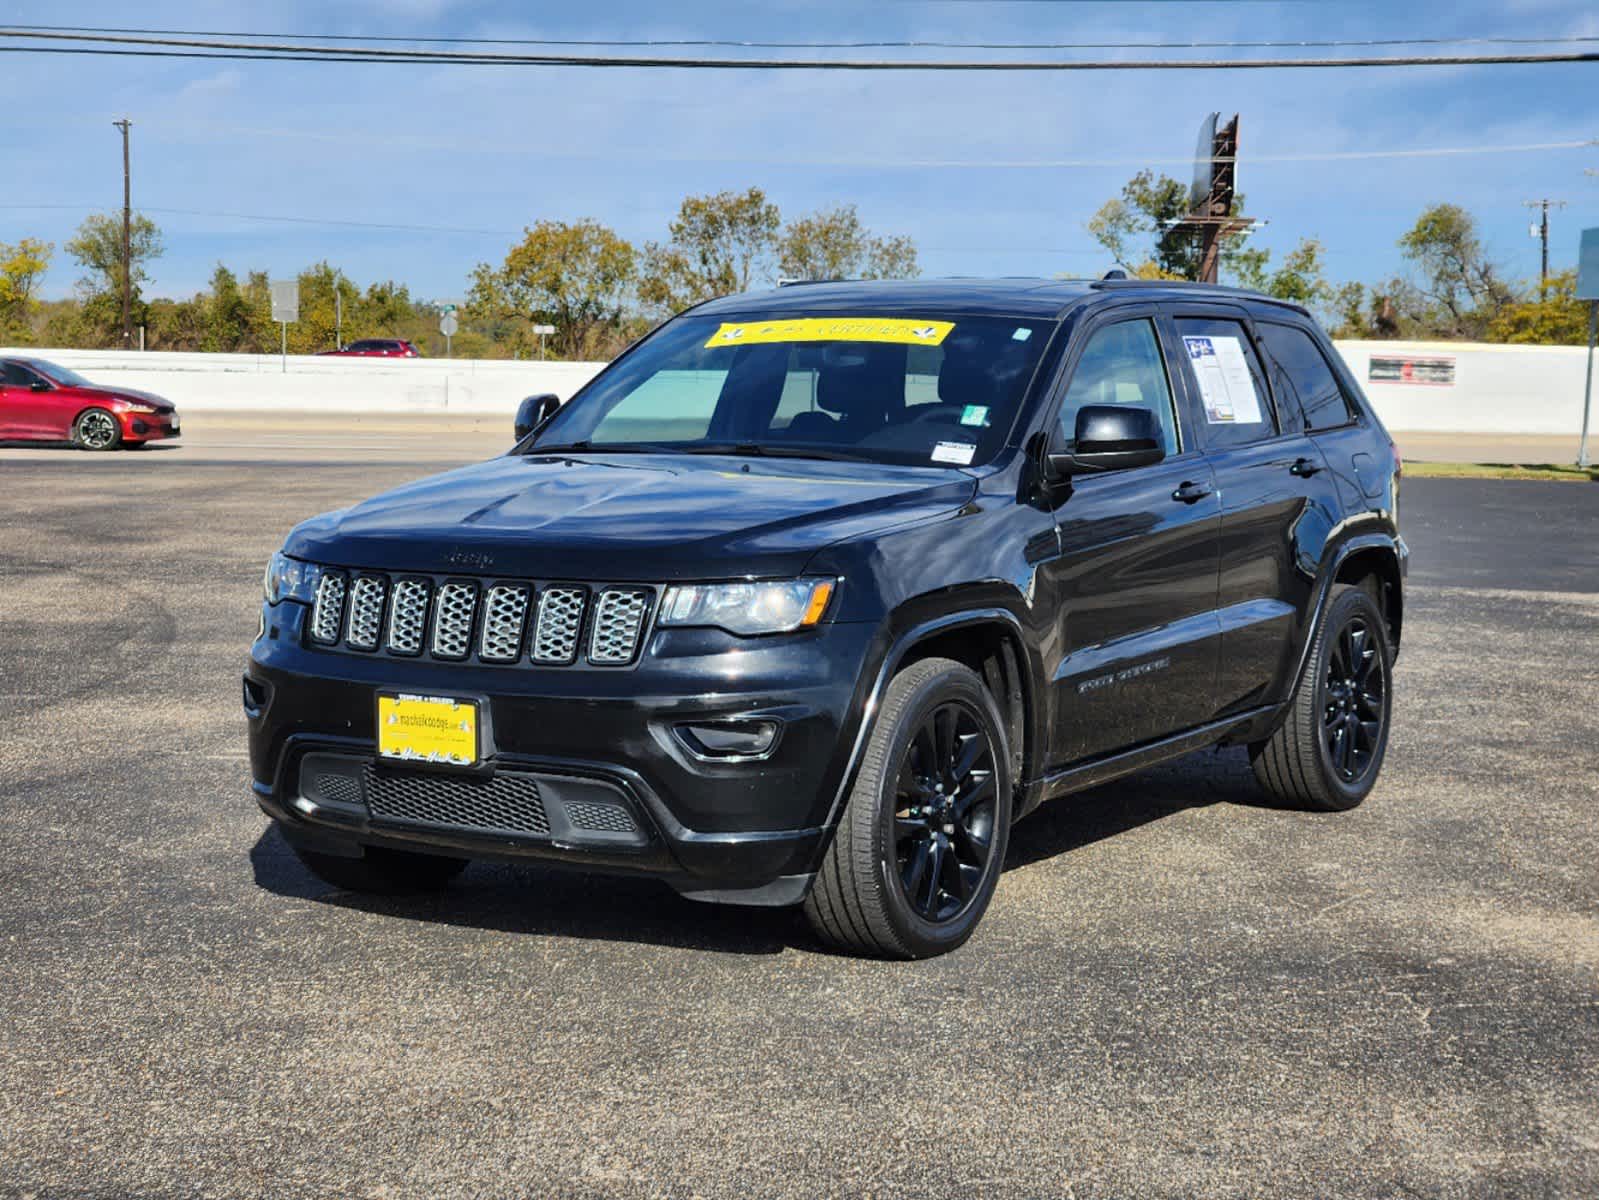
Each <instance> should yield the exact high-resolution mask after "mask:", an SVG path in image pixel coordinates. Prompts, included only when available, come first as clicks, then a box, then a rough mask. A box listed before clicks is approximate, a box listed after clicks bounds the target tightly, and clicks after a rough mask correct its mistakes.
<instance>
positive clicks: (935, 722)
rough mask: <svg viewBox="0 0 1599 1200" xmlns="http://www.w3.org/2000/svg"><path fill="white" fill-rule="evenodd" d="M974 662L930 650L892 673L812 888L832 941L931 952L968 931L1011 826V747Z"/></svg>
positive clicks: (883, 951)
mask: <svg viewBox="0 0 1599 1200" xmlns="http://www.w3.org/2000/svg"><path fill="white" fill-rule="evenodd" d="M1004 729H1005V725H1004V722H1003V721H1002V720H1001V718H1000V714H999V709H998V707H997V706H996V705H995V703H994V698H993V697H992V696H991V695H990V694H989V692H988V689H987V688H986V687H984V686H983V681H982V679H981V678H980V677H979V676H978V675H977V673H976V672H974V671H973V670H971V669H970V668H969V667H966V666H964V665H962V664H961V663H958V662H953V661H951V660H950V659H944V658H929V659H923V660H922V661H921V662H918V663H913V664H912V665H911V666H909V667H907V668H905V670H903V671H901V672H900V673H899V674H898V675H896V676H895V677H894V679H893V681H892V682H891V683H890V684H889V687H888V692H887V694H886V695H885V696H884V699H883V706H882V709H881V710H880V712H879V713H878V715H877V719H876V721H875V722H874V724H873V727H872V733H871V738H870V740H869V741H868V742H867V746H866V753H865V755H864V757H863V759H862V762H861V769H860V773H859V775H858V776H857V777H856V781H855V786H854V788H853V789H852V790H851V792H850V796H849V801H848V803H847V804H846V805H845V808H844V814H843V817H842V818H841V820H840V822H839V827H838V830H837V832H836V834H835V835H834V837H833V842H832V845H830V846H829V847H828V850H827V855H826V857H825V858H824V859H823V861H822V868H821V870H820V871H819V872H818V873H817V877H816V883H815V885H814V886H813V887H812V888H811V893H810V895H809V896H808V897H807V898H806V900H805V916H806V918H807V919H808V920H809V922H810V924H811V927H812V928H813V929H814V930H815V931H816V933H817V935H818V936H819V937H821V938H822V940H823V941H825V942H827V943H828V944H829V945H830V946H833V947H834V948H836V949H839V950H844V951H846V952H849V953H853V954H865V955H872V956H876V957H883V958H930V957H932V956H933V955H936V954H944V953H946V952H948V951H950V950H953V949H955V948H956V947H957V946H959V945H961V944H962V943H963V942H965V941H966V939H967V938H969V937H971V935H972V931H973V930H975V929H976V928H977V923H978V922H979V921H980V920H981V919H982V917H983V913H984V912H986V911H987V910H988V904H989V901H990V900H991V899H992V898H993V895H994V889H995V887H996V885H997V884H998V882H999V875H1000V871H1001V869H1002V868H1003V866H1004V861H1005V846H1006V842H1007V840H1008V838H1009V833H1010V821H1011V777H1010V765H1009V764H1010V757H1009V754H1008V752H1007V749H1006V745H1005V733H1004Z"/></svg>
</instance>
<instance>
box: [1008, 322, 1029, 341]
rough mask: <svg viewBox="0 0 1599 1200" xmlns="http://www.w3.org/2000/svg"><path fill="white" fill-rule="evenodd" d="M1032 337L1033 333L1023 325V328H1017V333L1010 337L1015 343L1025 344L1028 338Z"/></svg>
mask: <svg viewBox="0 0 1599 1200" xmlns="http://www.w3.org/2000/svg"><path fill="white" fill-rule="evenodd" d="M1032 336H1033V331H1032V330H1031V329H1029V328H1027V326H1025V325H1022V326H1019V327H1018V328H1017V330H1016V332H1015V333H1013V334H1011V335H1010V340H1011V341H1013V342H1025V341H1026V340H1027V339H1028V338H1030V337H1032Z"/></svg>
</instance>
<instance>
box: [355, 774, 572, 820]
mask: <svg viewBox="0 0 1599 1200" xmlns="http://www.w3.org/2000/svg"><path fill="white" fill-rule="evenodd" d="M362 775H363V781H364V783H365V785H366V802H367V807H368V808H369V809H370V810H371V811H372V815H373V816H377V817H391V818H397V819H399V820H405V821H423V822H426V823H428V824H430V825H449V826H453V827H455V828H460V829H483V830H497V831H502V832H506V833H522V834H535V835H539V836H547V835H548V834H549V832H550V822H549V819H548V818H547V817H546V816H545V815H544V800H543V797H541V796H540V795H539V785H538V784H537V783H536V782H535V781H534V780H533V779H532V778H531V777H530V776H526V775H518V774H516V773H515V772H511V771H502V772H500V773H499V774H498V775H495V776H493V777H492V778H489V779H477V778H473V777H471V776H465V775H433V774H428V773H426V772H421V771H418V772H414V773H410V772H392V771H385V770H381V769H379V768H377V767H374V766H371V765H368V766H367V767H366V768H365V769H364V771H363V773H362Z"/></svg>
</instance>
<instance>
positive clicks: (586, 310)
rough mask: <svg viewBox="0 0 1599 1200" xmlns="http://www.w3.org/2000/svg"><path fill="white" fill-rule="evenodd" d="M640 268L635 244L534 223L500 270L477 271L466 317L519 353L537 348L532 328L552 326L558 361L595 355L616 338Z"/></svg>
mask: <svg viewBox="0 0 1599 1200" xmlns="http://www.w3.org/2000/svg"><path fill="white" fill-rule="evenodd" d="M637 261H638V252H637V251H636V250H635V249H634V248H633V245H632V243H630V242H629V241H627V240H626V239H625V238H622V237H620V236H619V235H618V234H617V233H616V232H615V231H614V230H612V229H610V228H609V227H608V226H605V225H602V224H600V223H599V222H598V221H594V220H589V219H584V220H581V221H575V222H571V223H567V222H565V221H539V222H538V223H537V224H535V225H532V226H529V227H528V228H527V229H526V230H525V231H524V235H523V238H522V240H521V241H520V242H518V243H517V244H516V245H514V246H512V247H511V249H510V252H509V253H508V254H506V256H505V262H504V263H503V264H501V265H500V266H499V267H493V266H490V265H489V264H488V263H479V264H478V266H477V268H476V269H475V270H474V271H473V272H472V283H471V287H470V289H469V290H468V292H467V315H468V316H469V317H470V318H472V319H473V320H474V321H475V322H478V323H480V326H481V329H482V330H484V331H492V333H493V335H494V336H496V337H497V338H499V339H502V340H504V341H506V342H508V343H510V344H511V345H512V346H513V348H514V349H515V350H516V351H518V352H521V351H525V350H527V349H529V348H530V347H531V346H533V345H534V343H535V342H536V341H537V338H536V336H535V335H534V334H533V332H532V327H533V326H534V325H543V324H549V325H554V326H555V337H554V339H553V344H552V346H551V347H550V348H551V349H552V350H553V351H554V352H555V353H556V354H559V355H565V356H578V355H583V354H586V353H593V352H594V348H595V347H597V346H605V345H614V344H615V343H617V341H618V339H619V338H620V336H621V335H620V333H619V332H618V331H619V330H620V327H621V324H622V306H623V302H624V300H625V297H626V296H627V291H628V287H629V285H630V284H631V283H632V281H633V279H634V276H635V273H636V270H637Z"/></svg>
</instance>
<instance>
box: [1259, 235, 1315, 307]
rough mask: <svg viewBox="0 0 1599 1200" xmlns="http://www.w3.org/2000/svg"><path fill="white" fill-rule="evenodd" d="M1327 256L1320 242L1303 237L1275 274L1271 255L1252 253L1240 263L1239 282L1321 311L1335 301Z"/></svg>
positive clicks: (1264, 292)
mask: <svg viewBox="0 0 1599 1200" xmlns="http://www.w3.org/2000/svg"><path fill="white" fill-rule="evenodd" d="M1325 257H1326V250H1325V249H1324V248H1323V247H1322V244H1321V242H1320V241H1318V240H1317V239H1316V238H1301V239H1299V244H1298V245H1296V246H1295V247H1294V248H1293V249H1292V250H1290V251H1289V252H1288V253H1287V254H1286V255H1284V256H1283V263H1282V266H1280V267H1278V268H1277V269H1276V270H1274V271H1273V270H1270V269H1268V268H1269V267H1270V264H1271V252H1270V251H1269V250H1252V251H1250V252H1248V257H1241V258H1240V261H1239V262H1238V264H1237V267H1236V271H1237V276H1238V282H1239V283H1240V284H1242V285H1243V286H1244V287H1247V288H1253V289H1254V290H1255V291H1257V292H1261V293H1263V294H1264V295H1267V296H1275V297H1276V298H1277V299H1279V300H1290V301H1292V302H1293V303H1295V304H1302V305H1304V306H1305V307H1306V308H1320V307H1322V306H1324V305H1328V304H1331V303H1333V301H1334V298H1335V294H1334V291H1333V287H1332V285H1331V284H1330V283H1328V282H1327V275H1326V265H1325V262H1324V259H1325Z"/></svg>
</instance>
